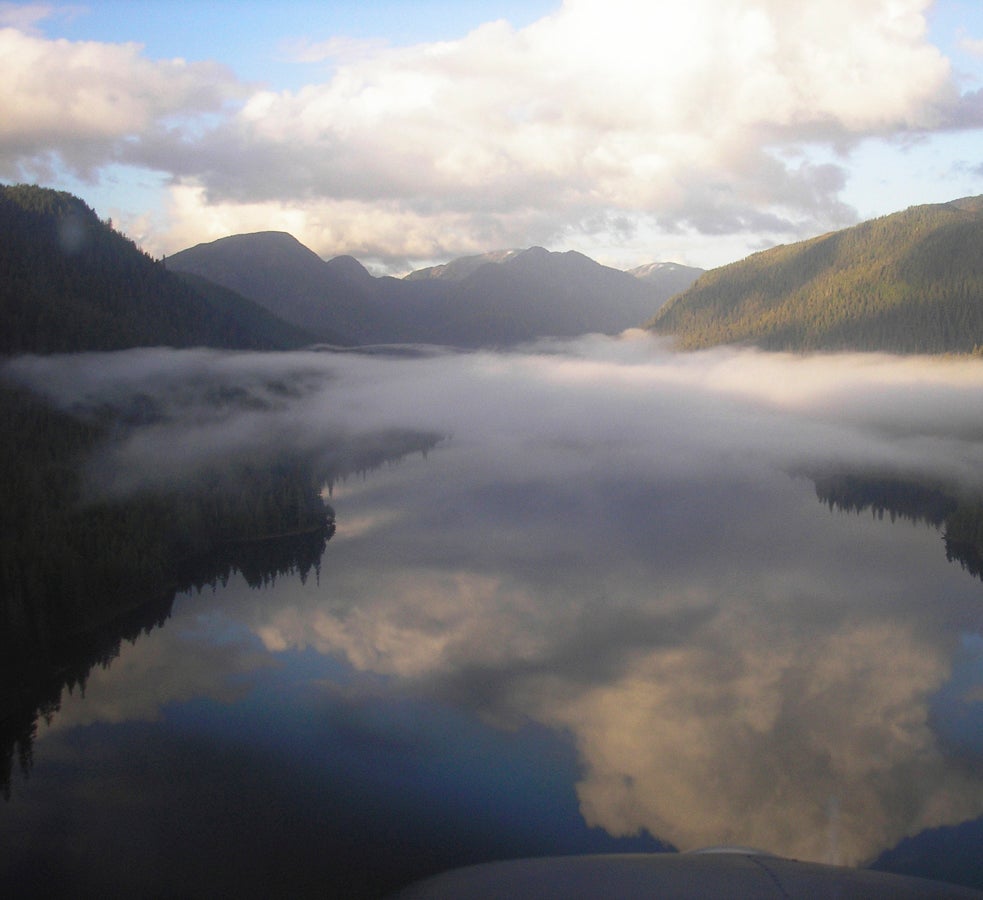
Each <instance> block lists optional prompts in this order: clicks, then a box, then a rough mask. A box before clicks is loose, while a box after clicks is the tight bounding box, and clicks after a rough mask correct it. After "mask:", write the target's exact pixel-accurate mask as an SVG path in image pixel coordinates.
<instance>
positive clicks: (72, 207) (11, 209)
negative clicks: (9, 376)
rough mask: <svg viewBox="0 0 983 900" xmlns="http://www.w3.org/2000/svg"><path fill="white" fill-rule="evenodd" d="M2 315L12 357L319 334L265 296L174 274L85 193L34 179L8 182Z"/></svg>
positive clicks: (0, 255) (244, 345)
mask: <svg viewBox="0 0 983 900" xmlns="http://www.w3.org/2000/svg"><path fill="white" fill-rule="evenodd" d="M0 315H2V317H3V323H4V328H3V329H2V331H0V353H4V354H13V353H53V352H77V351H84V350H119V349H123V348H127V347H138V346H155V345H158V346H159V345H166V346H171V347H192V346H201V345H207V346H212V347H228V348H236V349H266V350H272V349H286V348H290V347H297V346H301V345H303V344H305V343H309V342H310V341H311V337H310V335H308V334H306V333H304V332H303V331H302V330H301V329H300V328H298V327H296V326H293V325H288V324H287V323H285V322H282V321H279V320H277V319H275V318H274V317H273V316H272V315H270V313H269V312H267V311H266V310H265V309H263V308H262V307H260V306H258V305H256V304H255V303H252V302H249V301H247V300H245V299H243V298H242V297H239V296H236V295H234V294H232V293H231V292H230V291H228V290H224V289H222V288H219V287H217V286H216V285H205V284H200V283H198V284H195V283H190V282H189V281H187V280H186V279H184V278H182V277H179V276H177V275H176V274H173V273H171V272H168V271H167V270H166V269H165V268H164V266H163V265H161V264H160V263H159V262H157V261H155V260H152V259H151V258H150V257H149V256H147V255H146V254H145V253H142V252H141V251H139V250H138V249H137V248H136V246H135V245H134V244H133V242H132V241H130V240H128V239H127V238H126V237H124V236H123V235H122V234H120V233H119V232H117V231H115V230H114V229H113V228H112V226H111V225H110V224H109V223H107V222H101V221H100V220H99V218H98V216H97V215H96V214H95V212H94V211H93V210H92V209H90V208H89V207H88V206H86V204H85V203H84V202H83V201H82V200H80V199H79V198H78V197H75V196H73V195H72V194H69V193H66V192H64V191H54V190H50V189H47V188H40V187H35V186H33V185H0Z"/></svg>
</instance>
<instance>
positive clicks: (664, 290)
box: [628, 262, 705, 300]
mask: <svg viewBox="0 0 983 900" xmlns="http://www.w3.org/2000/svg"><path fill="white" fill-rule="evenodd" d="M704 271H705V270H704V269H697V268H694V267H693V266H683V265H680V264H679V263H673V262H654V263H648V264H647V265H644V266H637V267H636V268H634V269H629V270H628V274H629V275H634V276H635V277H636V278H638V279H639V280H641V281H644V282H645V283H646V284H651V285H653V286H655V287H656V288H657V289H658V291H659V294H660V296H664V299H665V300H668V299H669V298H670V297H672V296H673V295H675V294H678V293H680V292H681V291H685V290H686V288H688V287H689V286H690V285H691V284H693V282H694V281H696V279H697V278H699V277H700V276H701V275H702V274H703V272H704Z"/></svg>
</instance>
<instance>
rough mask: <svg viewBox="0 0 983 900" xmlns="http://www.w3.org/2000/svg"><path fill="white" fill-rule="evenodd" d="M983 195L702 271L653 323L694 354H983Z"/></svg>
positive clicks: (911, 211) (923, 208) (914, 209)
mask: <svg viewBox="0 0 983 900" xmlns="http://www.w3.org/2000/svg"><path fill="white" fill-rule="evenodd" d="M981 251H983V197H972V198H966V199H963V200H956V201H953V202H951V203H943V204H932V205H927V206H917V207H912V208H911V209H908V210H906V211H905V212H900V213H895V214H894V215H890V216H884V217H883V218H879V219H874V220H872V221H869V222H864V223H863V224H861V225H857V226H855V227H853V228H848V229H845V230H843V231H837V232H834V233H831V234H827V235H823V236H822V237H818V238H814V239H813V240H809V241H803V242H801V243H797V244H792V245H788V246H781V247H775V248H773V249H771V250H766V251H764V252H762V253H757V254H755V255H754V256H750V257H748V258H747V259H745V260H742V261H741V262H737V263H733V264H732V265H728V266H723V267H722V268H719V269H713V270H711V271H709V272H707V273H705V274H704V275H703V276H702V277H701V278H700V279H699V280H698V281H697V282H696V283H695V284H694V285H693V286H692V287H691V288H690V289H689V290H687V291H685V292H683V293H681V294H679V295H677V296H676V297H674V298H673V299H672V300H670V301H669V303H668V304H666V306H664V307H663V308H662V310H660V311H659V313H658V314H656V315H655V317H654V318H653V319H651V320H650V322H649V323H648V327H649V328H651V329H652V330H653V331H656V332H659V333H661V334H668V335H674V336H675V337H676V338H677V341H678V344H679V346H681V347H683V348H687V349H693V348H698V347H708V346H712V345H715V344H724V343H735V344H753V345H756V346H759V347H762V348H765V349H768V350H796V351H809V350H870V351H888V352H895V353H969V352H973V351H974V350H978V349H979V348H980V347H983V252H981Z"/></svg>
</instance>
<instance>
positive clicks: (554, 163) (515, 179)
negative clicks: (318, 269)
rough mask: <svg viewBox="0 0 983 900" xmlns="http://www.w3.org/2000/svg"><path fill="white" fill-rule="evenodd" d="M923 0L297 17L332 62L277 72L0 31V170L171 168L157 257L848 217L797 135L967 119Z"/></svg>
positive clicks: (970, 118) (371, 249)
mask: <svg viewBox="0 0 983 900" xmlns="http://www.w3.org/2000/svg"><path fill="white" fill-rule="evenodd" d="M929 5H930V3H929V0H862V2H856V0H832V2H829V0H827V2H822V3H820V2H809V3H797V4H789V3H785V2H780V0H693V2H690V3H686V4H683V5H680V4H678V3H669V2H658V3H648V4H639V3H637V2H634V0H613V2H609V0H605V2H600V0H567V2H565V3H563V5H562V6H560V7H559V8H558V9H557V10H556V11H555V12H554V13H552V14H551V15H547V16H545V17H543V18H541V19H540V20H538V21H536V22H534V23H532V24H530V25H528V26H526V27H524V28H514V27H512V26H511V25H510V24H509V23H508V22H506V21H494V22H489V23H487V24H485V25H482V26H481V27H479V28H476V29H475V30H473V31H472V32H470V33H469V34H466V35H464V36H462V37H461V38H460V39H458V40H453V41H443V42H439V43H431V44H420V45H416V46H410V47H388V46H385V45H384V44H378V43H371V42H370V43H364V42H351V41H346V40H345V39H344V37H343V36H334V37H330V38H328V39H326V40H319V39H318V37H317V36H312V37H310V38H308V39H305V41H304V42H302V43H296V42H295V43H294V45H293V46H292V48H289V47H288V48H287V50H288V52H289V53H291V54H292V55H293V56H294V57H295V58H297V59H303V60H312V59H322V58H324V57H326V56H330V57H331V58H332V59H333V61H334V66H333V68H332V69H331V71H330V74H329V75H328V76H327V79H326V80H325V81H323V82H320V83H311V84H308V85H306V86H304V87H302V88H300V89H297V90H291V91H279V90H276V89H275V88H273V87H270V88H264V89H248V88H246V87H245V86H244V85H242V84H240V83H238V82H237V81H236V80H235V78H234V77H233V76H232V75H231V74H230V73H229V72H228V71H226V70H224V69H222V68H221V67H219V66H217V65H215V64H212V63H207V62H196V63H186V62H184V61H181V60H170V61H151V60H148V59H146V57H145V56H144V55H143V53H142V51H141V50H140V48H139V46H137V45H133V44H121V45H108V44H94V43H70V42H67V41H46V40H43V39H42V38H40V37H37V36H34V35H32V34H29V33H27V32H25V31H18V30H16V29H14V28H7V29H5V30H4V31H3V32H2V34H0V52H2V53H3V58H4V62H5V71H6V72H7V73H8V77H7V78H5V81H4V84H5V85H6V86H7V87H6V90H4V89H3V87H0V121H2V122H3V123H4V124H3V126H2V128H0V136H2V140H0V162H2V163H3V170H2V171H3V172H5V173H6V174H7V176H8V177H10V173H12V172H40V171H41V170H42V169H43V168H44V167H45V166H51V165H53V164H54V163H55V162H56V161H59V160H60V161H61V162H62V163H63V164H65V165H68V166H69V167H72V168H74V169H76V170H78V171H79V172H84V173H90V174H91V173H93V172H95V171H96V170H97V169H98V167H99V166H100V165H104V164H105V163H107V162H109V161H118V162H123V163H126V164H130V165H134V166H138V167H139V166H145V167H149V168H152V169H154V170H156V171H161V172H164V173H168V174H170V175H171V176H172V177H173V178H174V180H175V185H174V190H175V198H174V204H175V206H174V209H173V211H172V215H173V221H172V223H171V228H170V232H169V233H168V234H167V235H166V236H159V237H158V238H157V241H156V242H157V243H158V244H159V245H161V246H159V247H156V248H155V249H165V250H167V251H172V250H175V249H179V248H181V247H183V246H187V245H189V244H192V243H196V242H198V241H199V240H203V239H207V238H209V237H214V236H217V235H219V234H225V233H229V232H230V231H240V232H241V231H245V230H248V229H249V228H252V227H256V224H255V223H260V225H259V227H280V223H282V222H283V221H284V220H285V219H286V220H288V221H289V223H290V225H291V229H292V231H293V232H294V233H295V234H296V235H297V236H298V237H300V238H301V239H302V240H304V241H305V242H306V243H308V244H309V245H310V246H312V247H314V248H315V249H316V250H317V251H318V252H320V253H322V254H324V255H333V254H336V253H356V254H358V255H360V256H362V257H367V258H371V259H377V260H382V261H385V262H387V263H389V264H392V265H396V264H398V263H400V262H403V261H406V260H412V259H421V258H424V259H425V258H434V257H437V258H440V257H443V258H446V257H448V256H451V255H457V254H461V253H468V252H475V251H478V250H487V249H488V248H489V246H528V245H529V244H530V243H542V244H553V243H564V242H568V241H569V240H570V239H571V238H573V237H576V236H581V237H583V236H590V237H593V238H595V239H596V240H598V241H600V240H602V239H604V240H610V241H613V242H615V243H617V242H619V241H620V242H623V241H624V240H625V233H626V232H625V229H624V223H625V222H626V221H628V222H631V223H633V225H632V227H636V228H637V227H655V228H659V229H662V231H663V232H673V231H675V232H679V233H683V232H687V231H692V232H696V233H700V234H708V235H724V234H744V233H754V234H757V235H765V234H767V235H771V236H778V237H784V236H797V235H804V234H809V233H815V232H816V231H818V230H824V229H828V228H831V227H838V226H841V225H843V224H847V223H849V222H851V221H852V220H853V219H854V217H855V215H856V214H855V212H854V210H852V209H851V208H850V207H849V206H847V205H845V204H844V203H843V202H842V200H841V193H842V190H843V187H844V185H845V182H846V174H845V168H844V166H843V165H841V164H839V163H830V162H828V161H827V162H824V163H821V164H820V163H815V162H812V161H810V160H809V158H808V156H807V155H806V154H805V152H804V151H805V150H806V149H807V148H808V147H809V146H810V145H827V146H832V147H835V148H836V149H837V151H838V152H841V153H843V152H845V151H847V150H848V149H849V147H850V146H851V145H852V144H853V143H855V142H857V141H859V140H861V139H864V138H869V137H885V136H895V135H898V134H919V133H924V132H926V131H931V130H936V129H945V128H950V127H978V126H979V124H980V122H981V121H983V116H981V114H980V112H979V109H978V108H977V107H978V105H979V104H978V103H976V102H974V101H973V100H972V98H971V97H967V98H960V97H959V95H958V92H957V89H956V88H955V86H954V80H953V77H952V74H951V72H950V66H949V63H948V60H947V59H946V58H945V57H944V56H943V55H942V54H941V53H940V52H939V50H938V49H937V48H936V47H934V46H933V45H931V44H930V43H929V42H928V40H927V35H926V24H925V13H926V10H927V8H928V6H929ZM22 27H26V24H22ZM233 97H237V98H239V99H240V100H241V102H240V103H239V104H238V105H236V106H233V107H226V106H224V104H225V103H226V101H228V100H229V99H230V98H233Z"/></svg>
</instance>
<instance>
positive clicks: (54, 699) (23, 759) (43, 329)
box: [0, 186, 437, 791]
mask: <svg viewBox="0 0 983 900" xmlns="http://www.w3.org/2000/svg"><path fill="white" fill-rule="evenodd" d="M0 310H2V314H3V322H4V326H5V327H4V330H3V332H2V338H0V341H2V344H0V471H2V473H3V482H2V484H3V490H2V496H0V535H2V539H0V788H2V789H3V790H4V791H7V790H9V784H10V776H11V772H12V769H13V768H14V767H15V766H16V765H18V764H19V765H20V767H21V768H22V769H24V770H25V772H26V771H27V770H28V769H29V768H30V759H31V746H32V741H33V737H34V735H35V733H36V729H37V722H38V717H39V716H45V715H50V714H51V713H52V712H53V711H54V710H56V709H57V706H58V702H59V698H60V697H61V695H62V691H63V690H65V689H68V690H74V689H84V686H85V680H86V677H87V674H88V672H89V671H90V670H91V668H92V667H93V666H97V665H102V666H105V665H108V664H109V662H110V661H111V660H112V659H113V658H114V657H115V656H116V655H117V654H118V653H119V648H120V645H121V641H123V640H133V639H135V638H136V636H137V635H139V634H140V633H141V631H144V630H147V629H150V628H153V627H155V626H156V625H159V624H161V623H162V622H163V621H164V620H166V618H167V616H168V614H169V610H170V607H171V603H172V602H173V599H174V597H175V596H176V594H177V593H178V592H183V591H188V590H194V589H198V590H200V589H202V588H203V587H205V586H207V585H214V584H217V583H219V582H222V581H225V580H227V579H228V578H229V577H230V575H231V574H232V572H233V571H237V572H240V573H241V574H242V575H243V576H244V578H245V579H246V580H247V582H248V583H249V584H251V585H254V586H258V585H261V584H264V583H266V582H268V581H270V580H272V579H274V578H276V577H277V575H279V574H282V573H285V572H298V573H299V574H300V576H301V577H302V578H306V577H308V576H309V574H310V573H311V572H318V571H319V566H320V560H321V556H322V554H323V551H324V549H325V545H326V542H327V541H328V540H329V539H330V537H331V535H332V534H333V529H334V511H333V510H332V509H331V507H330V506H329V505H328V504H327V503H326V502H325V500H324V492H325V491H326V490H327V489H328V488H329V487H330V485H331V484H332V483H333V482H334V481H336V480H338V479H343V478H346V477H349V476H351V475H352V474H355V473H356V472H358V471H361V470H365V469H368V468H372V467H375V466H378V465H382V464H384V463H385V462H387V461H392V460H396V459H399V458H400V457H402V456H404V455H405V454H407V453H411V452H415V451H426V450H428V449H429V448H430V447H432V446H433V445H434V444H435V443H436V440H437V439H436V437H434V436H433V435H423V434H417V433H398V434H386V435H381V436H378V435H377V436H371V437H366V438H364V439H362V440H361V442H359V441H355V442H354V444H351V443H350V445H349V446H348V447H347V448H346V452H344V453H333V454H325V453H321V452H318V453H315V452H314V451H312V450H307V451H305V452H299V451H296V450H294V449H292V448H291V447H289V446H281V447H279V448H278V449H276V450H275V451H272V450H267V451H262V452H259V451H256V452H253V453H252V454H251V455H250V454H246V455H243V456H239V457H237V458H235V459H223V460H222V461H221V463H220V464H215V465H212V466H211V467H208V468H205V469H204V470H202V471H200V472H198V473H197V474H196V475H195V476H194V477H192V478H188V479H184V480H182V481H180V482H176V483H173V484H167V485H164V486H160V487H158V488H154V489H150V488H145V489H141V490H136V491H131V492H127V493H123V494H120V495H118V496H117V495H113V494H111V493H107V492H101V493H100V492H99V491H98V490H93V489H92V485H91V484H90V482H91V476H90V475H89V474H87V463H88V462H89V461H90V460H91V459H92V458H93V456H94V455H95V454H98V453H99V452H100V451H102V450H104V449H105V448H106V447H107V446H110V445H112V443H113V442H118V441H122V440H125V439H126V437H127V435H128V434H131V433H133V432H134V431H135V430H136V429H139V428H141V427H145V426H147V425H148V424H151V425H152V424H154V422H156V421H159V420H160V419H161V417H162V416H164V415H165V413H164V411H163V410H161V409H159V408H155V407H154V406H153V404H152V403H149V402H143V403H142V404H141V405H140V407H139V409H133V408H98V409H91V408H90V409H64V408H56V407H55V406H54V405H52V404H51V403H49V402H48V401H47V400H46V399H44V398H43V397H41V396H39V395H37V394H34V393H32V392H30V391H29V390H27V389H25V388H24V387H23V386H21V385H20V384H18V383H17V382H15V381H14V380H13V379H11V378H10V377H9V375H8V374H7V373H5V372H4V367H3V363H4V359H3V357H6V358H8V359H9V358H10V357H13V356H14V355H18V354H23V353H33V354H48V353H69V352H86V351H105V350H119V349H127V348H133V347H141V346H168V347H194V346H210V347H217V348H230V349H264V350H275V349H286V348H292V347H298V346H302V345H304V344H306V343H307V341H308V335H306V334H305V333H304V332H303V331H302V330H301V329H299V328H296V327H294V326H290V325H287V324H286V323H283V322H280V321H279V320H277V319H275V318H274V317H273V316H272V315H270V314H269V313H267V312H265V311H264V310H262V309H261V308H259V307H258V306H256V305H255V304H252V303H250V302H249V301H245V300H243V299H242V298H241V297H239V296H238V295H236V294H234V293H233V292H231V291H229V290H227V289H224V288H220V287H218V286H215V285H210V284H208V283H206V282H204V281H203V280H201V279H190V278H185V277H183V276H178V275H175V274H172V273H170V272H168V271H167V269H166V268H165V265H164V264H163V262H161V261H155V260H152V259H150V258H149V257H148V256H147V255H146V254H144V253H142V252H141V251H139V250H138V249H137V248H136V246H135V245H134V244H133V243H132V242H131V241H129V240H128V239H127V238H125V237H124V236H123V235H121V234H119V233H118V232H116V231H115V230H114V229H113V228H112V227H111V225H110V224H109V223H104V222H101V221H99V220H98V218H97V217H96V216H95V214H94V212H93V211H92V210H91V209H89V208H88V207H87V206H85V204H84V203H82V201H80V200H79V199H78V198H76V197H73V196H72V195H70V194H66V193H62V192H56V191H51V190H46V189H42V188H36V187H29V186H15V187H0ZM200 387H201V389H202V390H204V391H205V392H206V396H207V397H208V398H209V399H214V398H211V395H208V394H207V391H208V390H209V389H210V386H208V385H203V386H200ZM267 387H268V390H269V393H270V394H271V395H276V393H277V392H281V393H282V392H283V391H284V390H290V386H284V385H282V384H280V383H275V384H271V385H268V386H267ZM235 399H236V398H235V397H234V396H233V397H232V398H231V401H234V400H235ZM219 400H221V401H222V402H226V403H228V402H231V401H230V397H229V396H228V395H221V396H218V397H217V399H216V403H217V402H218V401H219Z"/></svg>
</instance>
